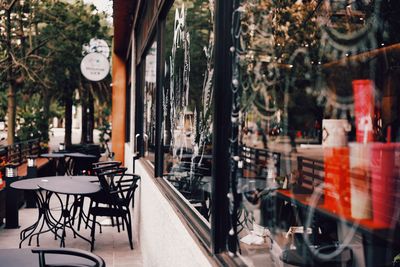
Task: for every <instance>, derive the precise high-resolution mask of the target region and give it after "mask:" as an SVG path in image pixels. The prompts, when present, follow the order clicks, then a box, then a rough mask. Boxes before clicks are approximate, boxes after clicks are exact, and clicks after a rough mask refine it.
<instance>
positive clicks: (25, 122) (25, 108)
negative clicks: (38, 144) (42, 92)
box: [16, 95, 49, 142]
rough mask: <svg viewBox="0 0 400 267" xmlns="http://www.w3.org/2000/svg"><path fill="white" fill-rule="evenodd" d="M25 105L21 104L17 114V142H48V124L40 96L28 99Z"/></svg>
mask: <svg viewBox="0 0 400 267" xmlns="http://www.w3.org/2000/svg"><path fill="white" fill-rule="evenodd" d="M23 102H24V104H22V103H20V105H18V106H19V109H18V112H17V114H18V115H17V122H18V125H19V129H18V128H17V132H16V135H17V140H18V141H25V140H29V139H33V138H39V137H40V138H41V140H42V141H45V142H46V141H48V139H49V135H48V131H47V122H46V120H45V119H44V118H45V117H44V114H43V107H42V106H41V101H40V98H39V96H38V95H34V96H32V97H29V98H28V97H26V98H25V101H23Z"/></svg>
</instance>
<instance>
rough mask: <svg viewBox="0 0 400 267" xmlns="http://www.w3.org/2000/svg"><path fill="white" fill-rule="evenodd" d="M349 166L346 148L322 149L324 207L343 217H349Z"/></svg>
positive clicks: (347, 149)
mask: <svg viewBox="0 0 400 267" xmlns="http://www.w3.org/2000/svg"><path fill="white" fill-rule="evenodd" d="M349 165H350V163H349V148H348V147H334V148H325V149H324V168H325V188H324V205H325V207H326V208H327V209H330V210H332V211H334V212H338V213H341V214H343V215H345V216H349V215H350V176H349Z"/></svg>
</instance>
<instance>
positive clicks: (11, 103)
mask: <svg viewBox="0 0 400 267" xmlns="http://www.w3.org/2000/svg"><path fill="white" fill-rule="evenodd" d="M6 16H7V20H6V31H7V35H6V36H7V40H6V47H7V62H8V66H9V68H8V71H7V81H8V83H9V87H8V94H7V143H8V144H9V145H12V144H14V137H15V118H16V114H15V113H16V105H15V91H16V85H15V83H14V81H15V77H14V72H13V68H12V63H13V62H12V58H11V53H12V51H11V38H12V37H11V12H10V10H6Z"/></svg>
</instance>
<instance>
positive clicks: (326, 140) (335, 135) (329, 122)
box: [322, 119, 351, 147]
mask: <svg viewBox="0 0 400 267" xmlns="http://www.w3.org/2000/svg"><path fill="white" fill-rule="evenodd" d="M350 130H351V125H350V124H349V122H348V121H347V120H344V119H338V120H335V119H325V120H322V146H323V147H343V146H347V133H348V132H349V131H350Z"/></svg>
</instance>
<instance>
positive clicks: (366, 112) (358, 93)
mask: <svg viewBox="0 0 400 267" xmlns="http://www.w3.org/2000/svg"><path fill="white" fill-rule="evenodd" d="M353 93H354V115H355V124H356V125H355V126H356V140H357V142H359V143H366V142H371V141H373V139H374V137H373V126H372V118H373V117H374V86H373V82H372V80H354V81H353Z"/></svg>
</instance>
